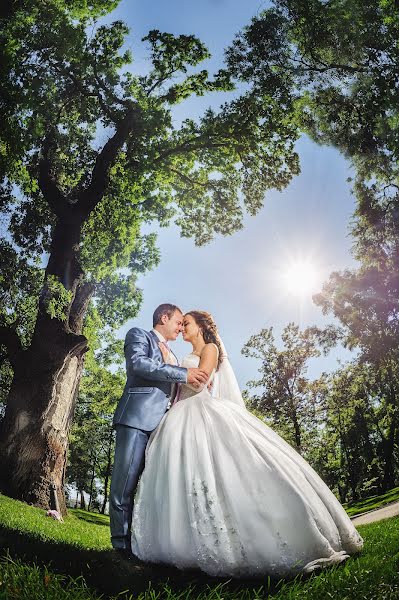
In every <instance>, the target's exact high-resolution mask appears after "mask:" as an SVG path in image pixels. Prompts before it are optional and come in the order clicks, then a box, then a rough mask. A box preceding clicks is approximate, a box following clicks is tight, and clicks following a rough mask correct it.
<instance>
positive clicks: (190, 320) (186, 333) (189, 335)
mask: <svg viewBox="0 0 399 600" xmlns="http://www.w3.org/2000/svg"><path fill="white" fill-rule="evenodd" d="M199 331H200V328H199V327H198V325H197V323H196V322H195V320H194V317H192V316H191V315H184V317H183V340H184V341H185V342H192V341H193V340H195V339H196V338H197V337H198V335H199Z"/></svg>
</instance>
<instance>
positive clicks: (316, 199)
mask: <svg viewBox="0 0 399 600" xmlns="http://www.w3.org/2000/svg"><path fill="white" fill-rule="evenodd" d="M266 7H267V3H265V2H259V1H253V0H246V2H242V1H239V0H203V1H202V2H197V3H194V2H188V1H187V0H186V1H185V2H184V1H183V0H169V1H168V2H161V1H159V0H158V1H152V2H149V3H144V2H139V1H138V0H133V1H128V0H125V1H122V2H121V3H120V5H119V7H118V8H117V10H116V11H114V13H112V15H111V18H112V20H115V19H122V20H123V21H125V22H127V23H128V25H129V26H130V27H131V36H130V38H129V41H128V46H130V47H131V49H132V52H133V55H134V57H135V59H136V61H135V63H134V70H135V71H140V72H145V71H146V69H147V65H148V64H149V61H148V58H146V48H145V46H144V45H143V44H141V43H140V39H141V38H142V37H143V36H144V35H146V33H147V32H148V30H150V29H160V30H162V31H168V32H171V33H175V34H181V33H184V34H195V35H197V36H198V37H199V38H200V39H201V40H202V41H203V42H205V44H206V45H207V46H208V48H209V49H210V51H211V53H212V55H213V56H212V59H211V60H209V61H207V63H206V65H205V68H208V69H209V70H210V71H212V70H216V69H218V68H219V67H220V66H221V62H222V59H223V49H224V48H225V47H226V46H227V45H228V44H229V43H230V42H231V40H232V39H233V37H234V35H235V33H237V32H238V31H239V30H240V29H241V28H242V27H243V26H245V25H246V24H248V23H249V21H250V19H251V17H252V16H254V15H256V14H257V13H258V12H259V11H261V10H263V9H264V8H266ZM107 20H108V19H107ZM201 68H203V67H202V66H201ZM210 104H212V105H213V106H215V105H218V104H219V99H218V98H215V97H213V98H197V99H192V100H189V101H187V102H186V103H182V104H181V105H179V107H178V108H177V110H176V113H175V117H176V120H177V121H179V120H180V119H182V118H185V117H188V116H190V117H195V116H197V115H199V114H201V113H202V112H203V110H204V109H205V108H206V107H207V106H209V105H210ZM297 150H298V152H299V155H300V159H301V174H300V175H299V176H298V177H296V178H295V179H294V180H293V181H292V183H291V184H290V185H289V187H288V188H286V190H284V191H283V192H281V193H280V192H275V191H271V192H269V193H268V194H267V196H266V198H265V206H264V208H263V209H262V211H260V213H258V215H257V216H256V217H247V218H246V219H245V226H244V229H243V230H242V231H240V232H238V233H236V234H234V235H233V236H231V237H228V238H223V237H218V238H216V239H215V241H214V242H212V243H211V244H209V245H208V246H206V247H203V248H196V247H195V246H194V243H193V241H192V240H187V239H182V238H180V237H179V231H178V229H177V228H176V227H173V226H172V227H170V228H169V229H162V230H160V231H159V236H158V243H159V246H160V248H161V254H162V258H161V263H160V265H159V267H157V268H156V269H154V270H153V271H152V272H150V273H149V274H147V275H146V276H143V277H141V278H140V280H139V282H138V284H139V286H140V287H142V288H143V290H144V302H143V305H142V309H141V311H140V313H139V315H138V316H137V317H136V318H135V319H134V320H132V321H129V322H127V323H126V324H125V326H124V327H123V328H122V329H121V331H120V335H121V336H122V335H124V334H125V333H126V331H127V330H128V329H129V328H130V327H132V326H133V325H134V326H140V327H144V328H150V327H151V317H152V312H153V310H154V308H155V307H156V306H157V305H158V304H160V303H161V302H173V303H176V304H178V305H179V306H181V307H182V309H183V310H190V309H193V308H200V309H204V310H209V311H210V312H211V313H212V314H213V315H214V317H215V320H216V322H217V324H218V327H219V330H220V332H221V335H222V337H223V339H224V342H225V345H226V347H227V349H228V352H229V355H230V359H231V362H232V364H233V366H234V369H235V371H236V374H237V378H238V380H239V383H240V385H241V386H242V387H244V386H245V383H246V382H247V381H248V380H249V379H253V378H256V377H257V364H256V361H254V360H250V359H247V358H244V357H242V355H241V348H242V347H243V345H244V344H245V342H246V341H247V340H248V338H249V337H250V336H251V335H253V334H255V333H257V332H259V330H260V329H262V328H265V327H271V326H273V327H274V330H275V333H276V336H277V338H278V337H279V334H280V332H281V330H282V329H283V327H284V326H285V325H286V324H287V323H288V322H289V321H295V322H297V323H300V325H301V326H303V327H304V326H307V325H311V324H319V325H321V324H323V323H326V322H329V321H331V319H328V318H327V319H326V318H325V317H323V315H322V313H321V311H320V309H319V308H317V307H316V306H314V305H313V303H312V300H311V296H310V295H308V296H307V297H305V298H303V299H302V300H299V299H298V298H297V297H296V296H294V295H293V294H292V293H290V292H289V291H288V290H287V287H286V286H285V285H284V283H283V281H282V274H283V273H284V272H286V271H287V268H288V266H289V263H290V262H291V261H295V260H296V259H300V258H306V259H308V260H310V261H311V262H312V263H314V264H315V266H316V267H317V271H318V273H319V277H320V281H323V280H325V279H327V277H328V274H329V273H330V272H331V271H333V270H341V269H343V268H346V267H351V266H354V265H355V263H354V260H353V258H352V257H351V255H350V246H351V239H350V237H349V235H348V225H349V221H350V218H351V214H352V213H353V210H354V199H353V197H352V195H351V194H350V189H349V185H348V183H347V182H346V179H347V178H348V176H350V169H349V165H348V163H347V162H346V161H345V159H344V158H343V157H342V156H340V155H339V153H338V152H337V151H336V150H335V149H333V148H325V147H320V146H316V145H315V144H313V143H312V142H311V141H310V140H308V139H305V138H304V139H301V140H300V141H299V142H298V146H297ZM175 351H176V353H177V355H178V356H180V357H181V356H184V354H186V353H187V352H188V351H189V349H188V347H187V345H186V344H184V342H183V341H181V340H179V341H177V342H176V343H175ZM348 356H349V353H348V352H346V351H344V350H342V349H337V350H336V351H335V352H333V353H332V354H331V355H330V356H329V357H327V358H321V359H317V360H314V361H313V362H312V364H311V368H310V371H309V373H310V374H311V375H312V376H317V375H318V374H319V373H320V372H321V370H327V371H329V370H332V369H334V368H335V366H336V364H337V362H336V361H337V359H346V358H348Z"/></svg>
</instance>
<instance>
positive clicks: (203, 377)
mask: <svg viewBox="0 0 399 600" xmlns="http://www.w3.org/2000/svg"><path fill="white" fill-rule="evenodd" d="M208 377H209V375H208V373H207V372H206V371H204V370H203V369H194V368H190V369H187V383H191V384H192V385H194V386H200V385H204V384H205V383H206V382H207V381H208Z"/></svg>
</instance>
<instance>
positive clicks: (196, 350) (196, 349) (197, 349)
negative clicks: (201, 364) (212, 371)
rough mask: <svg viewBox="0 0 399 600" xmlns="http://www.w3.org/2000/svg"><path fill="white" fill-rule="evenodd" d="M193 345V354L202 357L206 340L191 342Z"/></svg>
mask: <svg viewBox="0 0 399 600" xmlns="http://www.w3.org/2000/svg"><path fill="white" fill-rule="evenodd" d="M191 345H192V347H193V354H198V356H200V355H201V352H202V348H203V347H204V346H205V342H204V340H200V341H198V342H197V341H196V342H191Z"/></svg>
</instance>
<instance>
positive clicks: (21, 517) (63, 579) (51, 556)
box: [0, 495, 399, 600]
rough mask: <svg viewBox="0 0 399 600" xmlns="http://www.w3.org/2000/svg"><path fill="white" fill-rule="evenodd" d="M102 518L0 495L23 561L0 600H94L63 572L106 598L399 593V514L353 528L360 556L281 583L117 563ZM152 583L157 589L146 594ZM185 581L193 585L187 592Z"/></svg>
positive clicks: (3, 540) (0, 511)
mask: <svg viewBox="0 0 399 600" xmlns="http://www.w3.org/2000/svg"><path fill="white" fill-rule="evenodd" d="M82 517H83V518H82ZM87 517H95V520H96V521H97V522H96V523H94V522H87V521H85V520H84V519H85V518H87ZM97 517H98V518H97ZM106 524H107V518H103V517H102V516H101V515H90V514H89V515H87V513H84V512H83V511H72V514H71V515H70V516H68V518H67V519H66V521H65V522H64V523H58V522H56V521H53V520H52V519H50V518H49V517H46V516H45V513H44V511H41V510H39V509H37V508H33V507H31V506H27V505H25V504H23V503H21V502H17V501H15V500H11V499H10V498H6V497H4V496H1V495H0V546H3V548H7V547H8V548H10V553H11V555H12V556H13V557H18V559H21V560H22V561H23V562H20V561H19V560H15V559H10V558H8V559H5V560H4V559H3V561H2V562H1V563H0V582H1V583H0V600H3V599H4V600H5V599H7V600H8V599H10V600H11V599H13V598H18V599H20V598H26V600H28V599H29V600H42V599H43V600H44V599H49V600H52V599H54V600H55V599H56V598H57V599H58V598H60V599H63V598H70V599H71V600H81V599H82V600H83V598H85V599H94V598H98V594H97V596H96V594H95V592H93V591H90V589H88V588H87V587H86V583H85V581H84V580H83V579H80V580H76V581H72V580H71V578H70V577H69V575H72V576H73V577H74V578H75V579H76V578H78V577H79V576H80V575H81V574H82V575H84V577H85V580H86V581H87V583H88V585H89V586H90V587H94V586H96V587H97V590H98V593H99V591H102V592H104V593H105V594H107V596H108V597H109V596H111V595H116V594H118V593H119V592H121V591H123V590H129V592H128V593H127V595H125V594H123V597H131V598H137V599H138V598H140V599H142V600H144V599H146V600H150V599H151V600H155V599H156V598H169V600H177V598H180V600H183V599H184V600H198V599H201V600H205V599H206V600H211V598H212V600H217V599H221V598H223V599H224V600H233V599H234V600H250V599H251V600H255V599H256V598H259V599H260V598H267V597H269V596H273V599H274V600H288V599H291V600H305V599H306V600H316V599H320V600H324V599H328V600H329V599H331V598H333V599H336V600H338V599H339V600H359V599H363V600H376V599H378V600H397V598H399V518H394V519H389V520H386V521H381V522H380V523H373V524H371V525H367V526H363V527H361V528H359V529H360V531H361V534H362V535H363V537H364V539H365V549H364V551H363V552H362V553H361V555H360V556H359V557H353V558H351V559H350V560H349V561H347V563H345V564H344V565H342V566H340V567H337V568H333V569H327V570H326V571H324V572H322V573H321V574H318V575H313V576H312V577H308V578H298V579H297V580H294V581H290V582H280V583H279V584H276V582H274V583H273V582H267V581H265V580H263V581H253V580H252V581H232V582H225V581H223V580H215V579H211V578H209V577H206V576H205V575H199V574H197V573H194V572H191V573H187V572H186V573H182V572H180V571H177V570H176V569H171V568H166V567H159V566H154V567H151V566H147V565H140V564H139V563H136V564H134V563H133V564H130V563H121V562H120V561H119V559H118V558H116V557H115V556H114V553H113V552H112V551H110V550H109V547H110V546H109V538H108V536H109V532H108V527H105V526H104V525H106ZM3 554H4V553H3ZM34 563H37V564H39V565H42V567H40V568H38V567H36V566H35V565H34ZM47 565H49V566H47ZM46 569H47V570H46ZM65 573H67V574H68V575H65ZM167 580H169V584H167V585H169V588H170V590H171V591H170V592H169V593H168V591H167V589H168V587H167V586H166V587H165V583H166V581H167ZM150 581H151V582H152V584H153V585H154V586H155V589H158V590H159V591H158V592H155V591H154V589H153V590H152V592H145V590H146V589H148V585H149V582H150ZM190 583H192V584H194V585H195V588H194V589H192V591H191V592H190V590H189V585H190ZM260 586H263V589H262V590H260V589H259V588H260ZM256 589H257V590H258V592H256V591H254V590H256ZM121 597H122V596H120V598H121Z"/></svg>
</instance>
